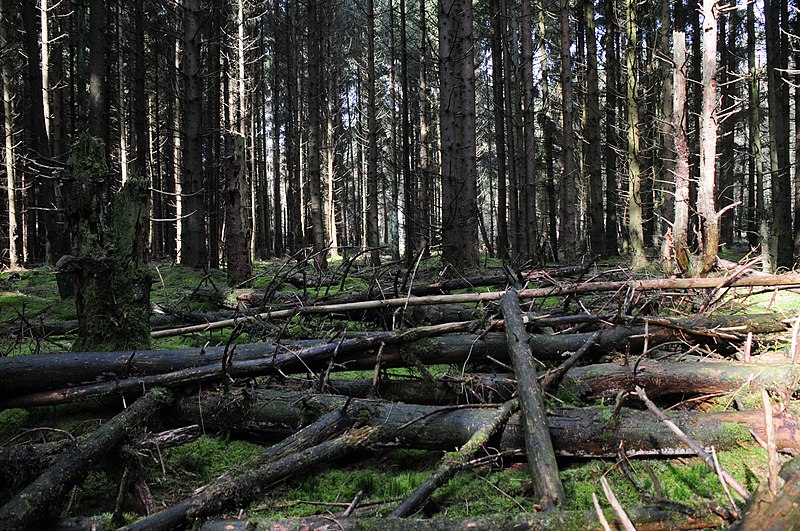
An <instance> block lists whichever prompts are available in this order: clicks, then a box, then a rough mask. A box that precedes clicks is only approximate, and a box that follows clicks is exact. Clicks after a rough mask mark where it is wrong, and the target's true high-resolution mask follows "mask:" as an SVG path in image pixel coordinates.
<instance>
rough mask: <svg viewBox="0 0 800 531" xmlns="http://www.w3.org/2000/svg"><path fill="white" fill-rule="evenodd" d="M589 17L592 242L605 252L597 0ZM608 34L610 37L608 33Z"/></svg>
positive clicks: (589, 4) (591, 0)
mask: <svg viewBox="0 0 800 531" xmlns="http://www.w3.org/2000/svg"><path fill="white" fill-rule="evenodd" d="M584 16H585V18H586V90H587V92H586V131H585V133H584V134H585V138H586V165H587V166H588V173H589V197H588V199H589V201H588V202H589V206H588V209H589V244H590V247H591V250H592V253H595V254H599V255H601V256H605V255H606V229H605V225H604V224H603V173H602V158H601V149H602V142H601V140H600V82H599V79H598V73H597V33H596V32H597V30H596V25H595V12H594V0H589V1H587V2H585V3H584ZM606 38H608V37H606Z"/></svg>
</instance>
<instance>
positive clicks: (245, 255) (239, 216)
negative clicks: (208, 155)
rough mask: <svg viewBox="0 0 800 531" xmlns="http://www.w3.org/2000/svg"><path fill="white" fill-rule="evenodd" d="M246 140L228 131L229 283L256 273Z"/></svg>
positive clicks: (226, 166)
mask: <svg viewBox="0 0 800 531" xmlns="http://www.w3.org/2000/svg"><path fill="white" fill-rule="evenodd" d="M245 144H246V140H245V138H244V137H243V136H241V135H238V134H237V135H234V133H232V132H230V131H227V132H226V133H225V255H226V256H227V258H228V269H227V274H228V277H227V278H228V285H229V286H235V285H237V284H239V283H240V282H242V281H245V280H247V279H249V278H250V277H251V276H252V274H253V266H252V263H251V261H250V230H251V229H250V227H249V225H248V219H247V216H248V211H247V203H248V201H247V179H246V178H245V171H246V166H247V162H246V161H245V159H244V157H245Z"/></svg>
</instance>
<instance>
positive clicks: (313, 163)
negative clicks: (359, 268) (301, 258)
mask: <svg viewBox="0 0 800 531" xmlns="http://www.w3.org/2000/svg"><path fill="white" fill-rule="evenodd" d="M318 11H319V10H318V6H317V0H310V1H309V2H308V4H307V15H308V180H309V184H310V197H309V200H310V203H311V231H312V238H313V245H314V263H315V264H316V266H317V268H318V269H319V270H320V271H325V270H326V269H327V268H328V257H327V251H325V248H326V246H327V245H326V244H327V242H326V241H325V234H326V231H325V219H324V213H323V208H322V201H323V196H322V162H321V155H320V149H321V147H322V146H321V135H322V127H321V117H320V114H321V106H322V94H323V90H324V88H323V86H322V65H321V62H322V46H321V43H322V26H321V21H320V20H319V12H318Z"/></svg>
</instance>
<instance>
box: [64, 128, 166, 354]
mask: <svg viewBox="0 0 800 531" xmlns="http://www.w3.org/2000/svg"><path fill="white" fill-rule="evenodd" d="M68 166H69V168H70V171H71V175H70V176H69V178H68V179H67V180H66V181H65V182H64V189H63V192H62V193H63V196H64V202H65V205H66V209H67V212H66V213H67V221H68V223H69V227H70V230H71V232H72V241H73V255H72V256H70V255H66V256H64V257H62V258H61V259H60V260H59V263H58V265H57V266H58V270H59V274H61V275H64V276H65V277H66V278H67V279H68V280H69V281H70V282H71V283H72V285H73V289H74V292H75V306H76V309H77V313H78V324H79V335H78V340H77V341H76V342H75V343H74V344H73V349H74V350H75V351H81V350H122V349H127V348H147V347H148V346H149V344H150V322H149V317H148V316H149V311H150V284H151V277H150V273H149V271H148V270H147V258H148V249H147V241H148V238H147V229H148V227H149V219H148V212H149V205H148V197H149V188H148V186H147V184H146V183H145V181H143V180H141V179H129V180H128V182H127V183H126V184H125V185H124V186H123V187H122V189H121V190H120V191H119V192H117V193H116V194H115V195H114V197H113V199H112V198H111V197H110V195H111V190H110V187H111V184H110V183H109V175H108V169H107V166H106V161H105V147H104V145H103V143H102V141H101V140H100V139H97V138H94V137H90V136H88V135H85V134H84V135H83V136H81V137H79V138H78V139H77V140H76V141H75V142H74V143H73V146H72V153H71V155H70V160H69V162H68Z"/></svg>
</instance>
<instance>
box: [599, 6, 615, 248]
mask: <svg viewBox="0 0 800 531" xmlns="http://www.w3.org/2000/svg"><path fill="white" fill-rule="evenodd" d="M603 7H604V10H605V20H606V37H605V55H606V83H605V84H606V105H605V115H606V127H605V134H606V136H605V147H604V150H603V156H604V158H605V163H606V211H605V214H606V223H605V228H606V244H605V249H606V252H607V253H608V255H609V256H617V255H618V254H619V250H618V248H617V203H618V201H619V196H618V193H617V192H618V187H619V185H618V183H617V149H618V148H617V92H618V89H617V86H618V78H619V55H618V50H617V46H616V41H617V24H616V23H615V22H614V21H615V19H616V16H614V14H613V13H614V10H615V2H614V0H606V1H605V2H604V4H603Z"/></svg>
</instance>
